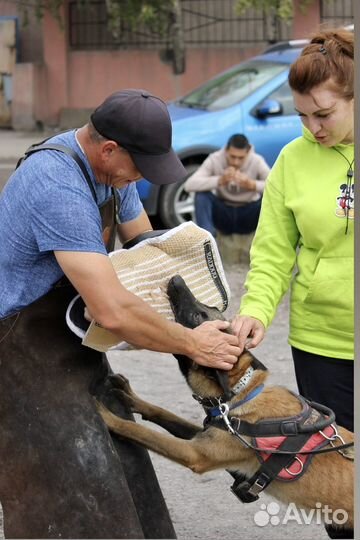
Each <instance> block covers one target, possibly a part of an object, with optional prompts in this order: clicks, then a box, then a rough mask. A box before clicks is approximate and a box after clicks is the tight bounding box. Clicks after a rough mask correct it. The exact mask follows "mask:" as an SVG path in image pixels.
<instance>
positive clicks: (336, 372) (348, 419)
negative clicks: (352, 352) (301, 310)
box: [292, 347, 354, 431]
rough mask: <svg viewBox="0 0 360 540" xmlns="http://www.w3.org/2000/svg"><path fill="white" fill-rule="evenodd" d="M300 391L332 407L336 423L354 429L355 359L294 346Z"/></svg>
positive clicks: (307, 396) (296, 373)
mask: <svg viewBox="0 0 360 540" xmlns="http://www.w3.org/2000/svg"><path fill="white" fill-rule="evenodd" d="M292 355H293V360H294V366H295V375H296V382H297V385H298V389H299V394H301V395H302V396H304V397H305V398H307V399H311V400H312V401H316V402H318V403H322V404H323V405H325V406H327V407H330V409H332V410H333V411H334V413H335V415H336V422H337V424H338V425H339V426H343V427H345V428H346V429H348V430H349V431H354V362H353V361H352V360H339V359H337V358H328V357H326V356H319V355H317V354H312V353H308V352H304V351H301V350H299V349H295V347H292Z"/></svg>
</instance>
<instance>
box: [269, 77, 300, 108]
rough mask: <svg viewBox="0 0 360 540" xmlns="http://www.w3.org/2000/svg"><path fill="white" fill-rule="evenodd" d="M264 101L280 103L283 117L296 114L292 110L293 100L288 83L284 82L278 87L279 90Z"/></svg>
mask: <svg viewBox="0 0 360 540" xmlns="http://www.w3.org/2000/svg"><path fill="white" fill-rule="evenodd" d="M266 99H269V100H272V99H273V100H275V101H278V102H279V103H281V105H282V109H283V112H282V114H283V116H292V115H293V114H298V113H297V112H296V111H295V108H294V100H293V96H292V93H291V89H290V86H289V83H288V81H285V82H284V84H282V85H281V86H279V88H277V89H276V90H275V92H272V93H271V94H270V95H269V96H268V97H267V98H266Z"/></svg>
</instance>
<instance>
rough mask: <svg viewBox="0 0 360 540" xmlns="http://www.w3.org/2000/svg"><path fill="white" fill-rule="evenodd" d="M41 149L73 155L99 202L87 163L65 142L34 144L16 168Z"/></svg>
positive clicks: (95, 198) (95, 199)
mask: <svg viewBox="0 0 360 540" xmlns="http://www.w3.org/2000/svg"><path fill="white" fill-rule="evenodd" d="M40 150H57V151H58V152H63V153H64V154H67V155H68V156H70V157H72V159H73V160H74V161H76V163H77V164H78V165H79V167H80V169H81V172H82V173H83V175H84V177H85V180H86V182H87V184H88V186H89V188H90V191H91V193H92V196H93V198H94V201H95V202H96V204H97V197H96V192H95V188H94V185H93V183H92V181H91V178H90V175H89V173H88V171H87V168H86V166H85V163H84V162H83V160H82V159H81V157H80V156H79V154H77V153H76V152H75V151H74V150H73V149H72V148H69V147H68V146H64V145H63V144H43V143H40V144H34V145H32V146H30V148H28V149H27V150H26V152H25V156H24V157H22V158H20V159H19V161H18V162H17V165H16V168H18V167H19V166H20V165H21V163H22V162H23V161H24V160H25V159H26V158H28V157H29V156H30V155H31V154H34V153H35V152H39V151H40Z"/></svg>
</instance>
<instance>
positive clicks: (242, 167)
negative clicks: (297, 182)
mask: <svg viewBox="0 0 360 540" xmlns="http://www.w3.org/2000/svg"><path fill="white" fill-rule="evenodd" d="M269 171H270V168H269V166H268V165H267V163H266V162H265V160H264V158H263V157H262V156H260V155H259V154H256V153H255V151H254V148H253V147H252V145H251V144H249V141H248V139H247V138H246V137H245V135H240V134H235V135H232V136H231V137H230V139H229V140H228V142H227V145H226V147H225V148H222V149H221V150H218V151H216V152H213V153H212V154H210V155H209V156H208V157H207V158H206V159H205V161H204V163H203V164H202V165H201V166H200V167H199V169H198V170H197V171H196V172H195V173H194V174H193V175H191V176H190V177H189V178H188V179H187V180H186V182H185V184H184V187H185V189H186V191H188V192H189V193H190V192H193V191H194V192H196V195H195V216H196V222H197V224H198V225H199V226H200V227H202V228H203V229H206V230H207V231H209V232H210V233H211V234H212V235H213V236H216V231H217V230H218V231H220V232H221V233H222V234H233V233H238V234H249V233H251V232H252V231H254V230H255V229H256V226H257V223H258V219H259V213H260V207H261V198H262V192H263V191H264V185H265V180H266V178H267V176H268V174H269Z"/></svg>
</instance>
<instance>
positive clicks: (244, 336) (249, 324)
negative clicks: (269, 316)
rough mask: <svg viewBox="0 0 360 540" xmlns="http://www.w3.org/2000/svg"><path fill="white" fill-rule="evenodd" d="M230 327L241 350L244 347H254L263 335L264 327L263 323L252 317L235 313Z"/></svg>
mask: <svg viewBox="0 0 360 540" xmlns="http://www.w3.org/2000/svg"><path fill="white" fill-rule="evenodd" d="M231 328H232V330H233V332H234V334H235V335H236V336H237V337H238V338H239V347H240V349H241V352H242V351H243V350H244V348H245V347H246V348H247V349H252V348H253V347H256V346H257V345H259V343H260V342H261V341H262V340H263V338H264V336H265V327H264V325H263V323H262V322H261V321H259V319H255V318H254V317H247V316H245V315H236V316H235V318H234V319H233V320H232V322H231Z"/></svg>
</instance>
